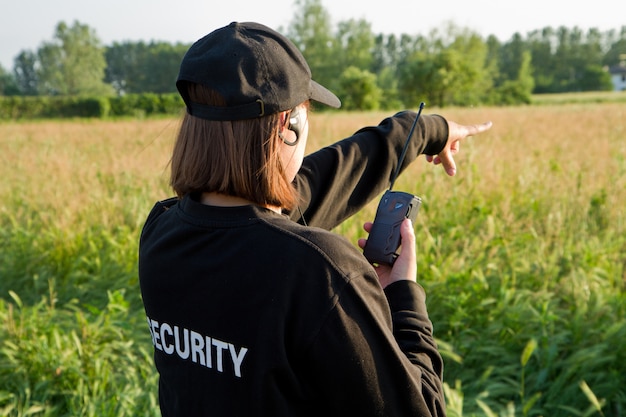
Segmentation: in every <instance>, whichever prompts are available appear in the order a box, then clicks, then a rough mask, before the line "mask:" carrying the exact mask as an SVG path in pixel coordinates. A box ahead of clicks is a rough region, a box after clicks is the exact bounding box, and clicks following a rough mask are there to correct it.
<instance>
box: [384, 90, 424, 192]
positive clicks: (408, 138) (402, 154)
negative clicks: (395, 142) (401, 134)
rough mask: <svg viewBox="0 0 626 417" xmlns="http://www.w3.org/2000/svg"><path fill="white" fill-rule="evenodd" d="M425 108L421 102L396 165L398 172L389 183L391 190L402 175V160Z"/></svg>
mask: <svg viewBox="0 0 626 417" xmlns="http://www.w3.org/2000/svg"><path fill="white" fill-rule="evenodd" d="M423 108H424V102H421V103H420V109H419V111H418V112H417V116H415V121H414V122H413V126H411V130H410V131H409V136H408V137H407V138H406V143H405V144H404V148H403V149H402V153H401V154H400V159H399V160H398V166H397V167H396V172H394V173H393V177H392V178H391V183H390V184H389V190H390V191H391V189H392V188H393V184H394V183H395V182H396V179H397V178H398V175H400V168H401V167H402V162H404V157H405V156H406V151H407V149H408V148H409V143H411V136H413V131H414V130H415V126H417V121H418V120H419V118H420V114H422V109H423Z"/></svg>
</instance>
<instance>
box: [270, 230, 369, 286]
mask: <svg viewBox="0 0 626 417" xmlns="http://www.w3.org/2000/svg"><path fill="white" fill-rule="evenodd" d="M266 224H267V226H268V227H269V228H271V229H273V230H274V232H275V233H277V234H278V236H281V237H280V238H281V239H285V242H284V246H283V252H284V255H285V256H288V257H289V258H290V259H302V260H303V261H304V260H305V259H306V260H308V262H309V264H308V266H307V267H311V268H315V267H316V265H320V266H321V265H325V268H331V269H333V270H334V271H336V272H337V273H339V274H341V275H342V276H344V277H345V278H348V279H351V278H353V277H354V276H355V275H364V274H375V272H374V270H373V268H372V267H371V265H370V264H369V263H368V262H367V260H366V259H365V257H364V256H363V254H362V252H361V251H360V249H358V248H357V247H356V245H355V244H353V243H351V242H350V241H349V240H348V239H347V238H345V237H344V236H341V235H338V234H336V233H333V232H330V231H328V230H325V229H322V228H318V227H311V226H303V225H300V224H298V223H295V222H294V221H292V220H289V219H286V218H285V219H281V220H280V221H274V222H266ZM315 258H317V261H316V262H312V261H313V260H315Z"/></svg>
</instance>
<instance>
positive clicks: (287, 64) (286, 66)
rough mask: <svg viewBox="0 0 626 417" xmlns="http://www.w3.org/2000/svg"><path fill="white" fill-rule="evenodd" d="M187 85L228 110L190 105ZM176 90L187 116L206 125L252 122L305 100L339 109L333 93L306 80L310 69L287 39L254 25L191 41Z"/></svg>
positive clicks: (233, 27)
mask: <svg viewBox="0 0 626 417" xmlns="http://www.w3.org/2000/svg"><path fill="white" fill-rule="evenodd" d="M186 82H192V83H196V84H201V85H204V86H206V87H208V88H210V89H212V90H214V91H216V92H218V93H219V94H220V95H221V96H222V97H223V98H224V99H225V101H226V103H227V105H226V106H224V107H215V106H207V105H203V104H199V103H193V102H191V101H190V100H189V97H188V96H187V94H186V92H185V87H184V83H186ZM176 86H177V87H178V90H179V92H180V93H181V95H182V97H183V99H184V101H185V103H186V105H187V111H188V113H189V114H191V115H193V116H197V117H200V118H203V119H207V120H243V119H251V118H255V117H261V116H264V115H270V114H274V113H277V112H280V111H284V110H289V109H291V108H293V107H295V106H297V105H298V104H300V103H303V102H305V101H307V100H314V101H317V102H320V103H322V104H326V105H328V106H331V107H340V106H341V102H340V101H339V99H338V98H337V97H336V96H335V95H334V94H333V93H331V92H330V91H328V90H327V89H326V88H325V87H322V86H321V85H320V84H318V83H317V82H315V81H313V80H312V79H311V70H310V68H309V65H308V64H307V62H306V61H305V59H304V57H303V56H302V53H301V52H300V51H299V50H298V49H297V48H296V46H295V45H294V44H293V43H292V42H291V41H290V40H289V39H287V38H286V37H285V36H283V35H281V34H280V33H278V32H276V31H274V30H272V29H270V28H268V27H266V26H264V25H261V24H259V23H254V22H245V23H238V22H233V23H231V24H230V25H228V26H225V27H223V28H220V29H217V30H215V31H213V32H211V33H209V34H208V35H206V36H205V37H203V38H202V39H199V40H198V41H196V42H195V43H194V44H193V45H192V46H191V48H189V50H188V51H187V53H186V54H185V56H184V58H183V60H182V62H181V65H180V70H179V74H178V79H177V82H176Z"/></svg>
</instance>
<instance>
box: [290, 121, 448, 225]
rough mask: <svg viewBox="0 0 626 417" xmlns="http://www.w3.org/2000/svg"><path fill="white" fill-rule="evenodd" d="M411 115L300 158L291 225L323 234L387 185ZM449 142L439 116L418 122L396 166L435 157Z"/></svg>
mask: <svg viewBox="0 0 626 417" xmlns="http://www.w3.org/2000/svg"><path fill="white" fill-rule="evenodd" d="M415 117H416V113H415V112H413V111H404V112H400V113H397V114H396V115H394V116H392V117H389V118H386V119H385V120H383V121H382V122H381V123H380V124H379V125H378V126H374V127H366V128H363V129H360V130H359V131H357V132H356V133H355V134H354V135H353V136H351V137H349V138H346V139H344V140H342V141H340V142H337V143H335V144H333V145H331V146H328V147H325V148H322V149H320V150H318V151H317V152H314V153H312V154H310V155H308V156H307V157H306V158H304V161H303V164H302V168H301V169H300V171H299V173H298V175H297V176H296V179H295V186H296V188H297V189H298V192H299V194H300V199H301V202H300V205H299V210H296V211H294V212H293V213H291V218H292V220H295V221H298V222H300V223H302V217H303V218H304V219H305V221H306V223H307V224H308V225H309V226H316V227H321V228H324V229H327V230H330V229H332V228H333V227H335V226H337V225H339V224H340V223H341V222H343V221H344V220H345V219H347V218H348V217H350V216H352V215H353V214H354V213H356V212H357V211H359V210H360V209H361V208H362V207H363V206H365V205H366V204H367V203H368V202H370V201H371V200H372V199H374V198H375V197H376V196H378V195H379V194H380V193H382V192H383V191H384V190H385V188H387V187H388V186H389V181H390V180H391V176H392V174H393V173H394V172H395V170H396V167H397V164H398V160H399V158H400V154H401V153H402V150H403V148H404V145H405V142H406V139H407V135H408V133H409V131H410V129H411V126H412V125H413V122H414V120H415ZM447 139H448V124H447V122H446V120H445V119H444V118H443V117H441V116H438V115H423V116H421V117H420V119H419V121H418V124H417V126H416V129H415V131H414V132H413V138H412V140H411V142H410V144H409V147H408V148H407V152H406V156H405V159H404V162H403V164H402V167H401V171H402V170H404V169H405V168H406V167H407V166H408V165H409V164H410V163H411V162H413V161H414V160H415V159H416V158H417V157H418V156H419V155H421V154H428V155H435V154H437V153H439V152H441V150H442V149H443V147H444V146H445V144H446V141H447Z"/></svg>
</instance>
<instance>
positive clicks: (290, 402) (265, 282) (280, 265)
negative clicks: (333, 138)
mask: <svg viewBox="0 0 626 417" xmlns="http://www.w3.org/2000/svg"><path fill="white" fill-rule="evenodd" d="M414 116H415V114H414V113H412V112H407V113H400V114H398V115H396V116H395V117H392V118H389V119H387V120H385V121H383V122H382V123H381V124H380V125H379V126H378V127H372V128H367V129H363V130H361V131H359V132H357V134H355V136H353V137H351V138H347V139H345V140H344V141H342V142H340V144H338V145H336V146H334V147H329V148H326V149H322V150H320V151H318V152H316V153H314V154H312V155H310V156H307V157H306V158H305V162H304V165H303V171H301V172H300V174H299V176H298V179H297V181H296V183H297V184H298V187H299V189H301V190H303V191H305V196H306V198H308V199H310V200H308V201H307V202H305V203H303V204H304V207H305V210H304V212H305V213H308V216H310V223H313V224H317V225H321V226H323V227H328V226H333V225H336V224H338V223H339V222H341V221H342V219H344V218H345V216H347V215H349V213H351V212H353V211H354V210H357V209H358V208H360V207H362V205H363V204H364V203H366V202H367V201H368V200H369V199H371V198H372V196H373V195H374V193H375V190H377V189H382V188H384V187H385V184H386V183H387V180H386V178H385V175H386V174H387V173H388V172H392V171H393V169H394V168H395V165H396V163H394V162H393V161H394V160H395V161H397V157H398V155H399V152H400V151H401V150H402V146H403V142H404V141H403V137H404V138H405V137H406V133H407V132H408V129H409V128H410V125H411V123H412V121H413V117H414ZM419 129H420V132H419V133H418V134H415V137H414V140H413V142H414V143H412V144H411V147H410V151H409V155H410V157H409V158H408V159H409V160H412V159H414V158H415V157H416V156H417V154H419V153H421V152H423V151H426V150H430V151H434V150H440V149H441V147H442V144H445V137H447V127H446V124H445V121H444V120H443V119H441V118H439V117H437V116H428V117H424V122H423V124H420V127H419ZM425 131H429V132H430V133H431V134H432V135H430V136H429V137H430V139H426V136H425ZM407 163H408V162H407ZM354 169H356V170H357V171H358V172H360V173H361V174H362V175H363V176H365V177H366V178H370V177H376V175H375V173H374V172H371V171H372V170H379V169H382V172H381V173H379V174H382V176H380V175H379V177H380V178H379V179H378V181H376V182H375V184H371V186H370V187H366V186H365V184H359V181H357V180H356V179H355V178H354V173H353V170H354ZM315 173H317V174H318V175H315ZM351 187H355V188H354V190H353V191H352V192H346V190H352V188H351ZM341 189H343V190H344V193H343V194H342V193H339V191H338V190H341ZM327 193H330V194H331V197H322V196H321V194H327ZM197 200H198V196H193V195H188V196H186V197H185V198H184V199H182V200H177V199H169V200H165V201H162V202H159V203H157V204H155V206H154V208H153V210H152V212H151V213H150V214H149V216H148V219H147V220H146V223H145V226H144V229H143V231H142V235H141V240H140V253H139V278H140V285H141V291H142V297H143V301H144V305H145V310H146V315H147V321H148V327H149V329H150V332H151V334H152V340H153V344H154V347H155V348H154V360H155V364H156V367H157V369H158V371H159V374H160V381H159V402H160V407H161V411H162V414H163V415H164V416H190V415H193V416H209V415H211V416H213V415H219V416H250V415H254V416H274V417H276V416H296V417H297V416H319V415H324V416H329V417H332V416H342V417H345V416H356V415H358V416H408V415H411V416H430V415H433V416H434V415H436V416H442V415H445V411H444V409H445V406H444V395H443V389H442V377H443V376H442V372H443V362H442V359H441V356H440V355H439V353H438V351H437V347H436V344H435V341H434V338H433V334H432V324H431V322H430V320H429V318H428V314H427V310H426V304H425V295H424V291H423V290H422V288H421V287H420V286H419V285H418V284H416V283H415V282H409V281H403V282H397V283H394V284H392V285H390V286H389V287H387V289H386V290H385V291H383V290H382V289H381V287H380V285H379V283H378V279H377V276H376V272H375V271H374V269H373V268H372V266H371V265H370V264H369V263H368V262H367V261H366V260H365V258H364V257H363V255H362V253H361V251H360V250H358V249H357V248H356V246H355V244H354V243H353V242H349V241H348V240H346V239H345V238H343V237H341V236H338V235H336V234H333V233H331V232H329V231H328V230H325V229H323V228H319V227H311V226H309V227H307V226H303V225H301V224H298V223H296V222H295V221H293V220H299V219H298V218H297V216H293V220H292V219H290V218H289V217H288V216H286V215H281V214H277V213H275V212H273V211H271V210H268V209H265V208H261V207H257V206H241V207H229V208H225V207H213V206H207V205H203V204H201V203H200V202H199V201H197ZM346 206H350V208H346ZM307 220H308V219H307Z"/></svg>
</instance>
